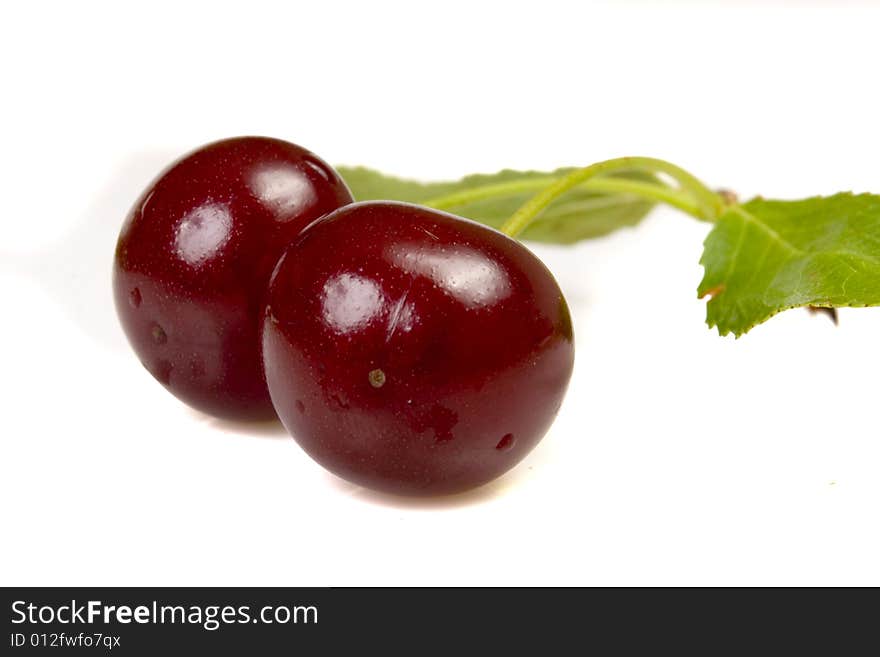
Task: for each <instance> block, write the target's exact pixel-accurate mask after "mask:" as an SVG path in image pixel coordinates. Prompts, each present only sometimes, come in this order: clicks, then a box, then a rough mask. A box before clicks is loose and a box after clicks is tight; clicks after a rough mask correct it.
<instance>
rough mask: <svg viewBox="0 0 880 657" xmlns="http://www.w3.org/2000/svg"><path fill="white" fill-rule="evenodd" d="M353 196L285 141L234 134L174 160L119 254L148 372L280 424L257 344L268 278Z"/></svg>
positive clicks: (117, 274)
mask: <svg viewBox="0 0 880 657" xmlns="http://www.w3.org/2000/svg"><path fill="white" fill-rule="evenodd" d="M351 200H352V198H351V194H350V193H349V191H348V188H347V187H346V186H345V183H344V182H343V181H342V180H341V179H340V178H339V176H338V175H337V174H336V172H335V171H334V170H333V169H332V168H331V167H330V166H329V165H328V164H326V163H325V162H324V161H322V160H321V159H319V158H318V157H317V156H315V155H314V154H312V153H310V152H309V151H307V150H305V149H304V148H300V147H299V146H296V145H294V144H290V143H288V142H284V141H280V140H277V139H267V138H264V137H240V138H237V139H227V140H225V141H219V142H216V143H213V144H209V145H207V146H204V147H202V148H199V149H198V150H196V151H194V152H192V153H190V154H189V155H187V156H185V157H184V158H183V159H181V160H179V161H178V162H176V163H175V164H173V165H172V166H171V167H170V168H169V169H167V170H166V171H165V172H164V173H162V174H161V175H160V176H159V177H158V178H157V179H156V180H155V181H154V182H153V183H152V184H151V185H150V186H149V187H148V188H147V190H146V191H145V192H144V194H143V196H142V197H141V198H140V200H138V202H137V203H136V204H135V206H134V208H133V209H132V211H131V213H130V214H129V216H128V218H127V219H126V221H125V224H124V226H123V227H122V232H121V234H120V236H119V242H118V244H117V247H116V259H115V262H114V276H113V290H114V295H115V299H116V309H117V312H118V314H119V318H120V320H121V322H122V327H123V328H124V329H125V333H126V335H127V336H128V339H129V341H130V342H131V345H132V347H134V350H135V351H136V352H137V355H138V357H139V358H140V359H141V362H142V363H143V364H144V367H146V368H147V370H149V371H150V372H151V373H152V375H153V376H154V377H156V379H157V380H159V381H160V382H161V383H162V384H163V385H164V386H165V387H166V388H168V390H170V391H171V392H172V393H174V394H175V395H176V396H177V397H179V398H180V399H182V400H183V401H185V402H186V403H188V404H190V405H191V406H193V407H195V408H197V409H199V410H202V411H204V412H206V413H211V414H212V415H217V416H220V417H226V418H235V419H260V418H269V417H272V416H273V415H274V411H273V409H272V405H271V402H270V400H269V394H268V391H267V389H266V383H265V378H264V376H263V370H262V364H261V357H260V349H259V337H258V325H259V315H260V311H261V309H262V304H263V298H264V295H265V291H266V286H267V284H268V280H269V276H270V274H271V273H272V269H273V267H274V265H275V263H276V262H277V261H278V257H279V256H280V255H281V253H282V251H283V250H284V248H285V247H286V246H287V245H288V244H289V243H290V241H291V240H292V239H293V238H294V237H296V235H298V234H299V233H300V231H301V230H302V229H303V228H304V227H305V226H306V225H308V224H309V223H310V222H311V221H313V220H315V219H316V218H318V217H320V216H321V215H323V214H326V213H327V212H330V211H331V210H335V209H336V208H338V207H340V206H341V205H344V204H345V203H350V202H351Z"/></svg>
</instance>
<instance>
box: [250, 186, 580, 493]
mask: <svg viewBox="0 0 880 657" xmlns="http://www.w3.org/2000/svg"><path fill="white" fill-rule="evenodd" d="M262 339H263V357H264V360H265V363H266V380H267V382H268V384H269V391H270V393H271V395H272V401H273V403H274V404H275V408H276V410H277V411H278V415H279V417H280V418H281V420H282V421H283V422H284V425H285V426H286V427H287V429H288V430H289V431H290V432H291V434H293V436H294V437H295V438H296V440H297V441H298V442H299V443H300V445H302V446H303V447H304V448H305V450H306V451H307V452H308V453H309V454H310V455H311V456H312V458H314V459H315V460H316V461H318V462H319V463H320V464H321V465H323V466H324V467H326V468H327V469H329V470H331V471H332V472H334V473H336V474H337V475H339V476H340V477H343V478H344V479H348V480H350V481H352V482H355V483H357V484H360V485H363V486H366V487H368V488H373V489H377V490H381V491H386V492H391V493H399V494H410V495H430V494H445V493H454V492H458V491H463V490H466V489H468V488H472V487H474V486H479V485H480V484H483V483H486V482H488V481H490V480H491V479H494V478H495V477H497V476H499V475H501V474H502V473H504V472H506V471H507V470H509V469H510V468H512V467H513V466H514V465H515V464H516V463H517V462H518V461H520V459H522V458H523V457H524V456H525V455H526V454H527V453H528V452H529V451H530V450H531V449H532V448H533V447H534V446H535V445H536V444H537V443H538V441H539V440H540V439H541V438H542V436H543V435H544V433H545V432H546V431H547V428H548V427H549V426H550V424H551V422H552V421H553V418H554V416H555V415H556V412H557V410H558V409H559V405H560V404H561V402H562V398H563V395H564V394H565V389H566V387H567V385H568V381H569V378H570V376H571V371H572V365H573V360H574V345H573V341H572V328H571V319H570V317H569V313H568V308H567V306H566V304H565V299H564V298H563V296H562V293H561V292H560V290H559V286H558V285H557V284H556V281H555V280H554V279H553V276H552V275H551V274H550V272H549V271H548V270H547V268H546V267H545V266H544V265H543V264H542V263H541V262H540V261H539V260H538V259H537V258H536V257H535V256H534V255H533V254H532V253H531V252H530V251H529V250H528V249H527V248H526V247H524V246H523V245H522V244H520V243H519V242H517V241H515V240H513V239H510V238H508V237H506V236H505V235H503V234H501V233H499V232H497V231H495V230H492V229H490V228H487V227H485V226H482V225H480V224H477V223H474V222H471V221H468V220H466V219H461V218H458V217H455V216H452V215H449V214H445V213H442V212H437V211H434V210H430V209H427V208H423V207H418V206H414V205H407V204H403V203H392V202H369V203H356V204H353V205H349V206H346V207H344V208H341V209H339V210H337V211H335V212H333V213H332V214H330V215H328V216H327V217H325V218H323V219H322V220H320V221H318V222H316V223H315V224H313V225H312V226H311V227H310V228H309V229H308V230H307V231H305V233H303V234H302V235H301V236H300V237H299V238H298V239H297V241H296V242H294V243H293V244H292V245H291V246H290V248H289V249H288V250H287V251H286V253H285V254H284V255H283V256H282V258H281V261H280V262H279V264H278V267H277V268H276V270H275V273H274V274H273V277H272V282H271V283H270V286H269V294H268V297H267V306H266V311H265V317H264V319H263V330H262Z"/></svg>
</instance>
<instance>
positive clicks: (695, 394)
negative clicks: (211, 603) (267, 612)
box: [0, 0, 880, 585]
mask: <svg viewBox="0 0 880 657" xmlns="http://www.w3.org/2000/svg"><path fill="white" fill-rule="evenodd" d="M239 4H241V5H242V7H243V6H246V7H247V9H242V8H238V9H235V8H232V6H229V7H227V6H224V5H221V4H218V3H205V4H184V3H182V2H172V3H161V2H150V3H138V4H137V5H135V4H134V3H131V4H125V3H115V2H114V3H103V4H97V3H85V2H83V3H78V2H77V3H67V2H64V3H61V2H59V3H57V4H44V3H7V4H5V5H4V8H3V9H2V10H0V62H2V64H0V66H2V69H3V70H2V87H0V88H2V92H0V93H2V95H3V100H2V103H0V116H2V121H0V167H2V169H0V180H2V181H3V187H2V196H0V217H2V219H0V220H2V226H3V231H2V235H3V238H2V242H0V299H2V309H3V310H2V322H0V372H2V374H0V399H2V425H0V426H2V429H0V432H2V438H0V444H2V454H0V527H2V530H0V533H2V540H0V583H2V584H5V585H13V584H21V585H50V584H92V585H135V584H144V585H159V584H174V585H197V584H204V585H244V584H249V585H342V584H349V585H364V584H381V585H386V584H387V585H393V584H473V585H490V584H498V585H506V584H579V585H599V584H603V585H631V584H648V585H652V584H697V585H700V584H771V585H775V584H874V585H878V584H880V557H878V555H880V529H878V516H880V514H878V507H880V431H878V413H877V408H878V406H877V402H878V392H880V389H878V374H877V373H878V371H880V340H878V338H880V311H878V310H849V311H847V310H845V311H843V312H841V325H840V327H839V328H837V329H835V328H834V327H833V326H832V325H831V323H830V322H829V321H828V320H827V319H826V318H823V317H810V316H808V315H807V313H806V312H805V311H791V312H788V313H786V314H784V315H781V316H779V317H777V318H775V319H773V320H771V321H770V322H768V323H767V324H765V325H763V326H760V327H758V328H757V329H755V330H754V331H753V332H752V333H750V334H749V335H747V336H745V337H744V338H742V339H740V340H733V339H732V338H725V339H722V338H719V337H718V336H717V334H715V333H714V332H713V331H709V330H708V329H707V328H706V326H705V324H704V322H703V320H704V313H705V308H704V304H703V302H701V301H698V300H697V299H696V293H695V289H696V286H697V283H698V282H699V279H700V277H701V273H702V269H701V268H700V266H699V265H698V264H697V263H698V260H699V256H700V252H701V244H702V240H703V238H704V237H705V235H706V232H707V227H706V226H705V225H703V224H698V223H697V222H695V221H693V220H691V219H689V218H687V217H685V216H683V215H679V214H677V213H675V212H674V211H671V210H658V211H657V212H655V213H654V214H653V215H652V216H651V217H650V219H649V220H648V221H646V222H645V223H644V224H643V225H642V226H640V227H639V228H637V229H635V230H626V231H622V232H620V233H618V234H615V235H613V236H611V237H609V238H606V239H602V240H599V241H596V242H593V243H588V244H583V245H580V246H577V247H575V248H547V247H541V248H536V251H537V253H538V254H539V255H540V256H541V257H542V258H544V259H545V261H546V262H547V264H548V265H549V266H550V268H551V269H552V270H553V271H554V272H555V273H556V275H557V277H558V279H559V281H560V283H561V285H562V287H563V288H564V291H565V293H566V295H567V297H568V300H569V302H570V304H571V306H572V311H573V314H574V319H575V328H576V332H577V349H578V352H577V366H576V370H575V374H574V378H573V380H572V384H571V387H570V390H569V394H568V397H567V400H566V403H565V404H564V406H563V408H562V412H561V414H560V416H559V419H558V421H557V422H556V424H555V425H554V427H553V428H552V430H551V431H550V433H549V434H548V435H547V437H546V438H545V440H544V441H543V442H542V443H541V445H540V446H539V447H538V448H537V449H536V450H535V451H534V452H533V453H532V454H531V455H530V456H529V457H528V458H527V459H526V460H525V461H524V462H523V463H522V464H521V465H520V466H519V467H517V468H516V469H515V470H514V471H512V472H511V473H509V474H508V475H507V476H505V477H503V478H502V479H501V480H499V481H497V482H496V483H494V484H491V485H489V486H487V487H485V488H483V489H480V490H478V491H476V492H473V493H470V494H465V495H463V496H459V497H454V498H448V499H439V500H429V501H412V500H406V499H397V498H392V497H387V496H383V495H377V494H374V493H370V492H367V491H364V490H360V489H357V488H355V487H353V486H351V485H348V484H346V483H345V482H342V481H340V480H338V479H336V478H334V477H333V476H331V475H329V474H327V473H325V472H324V471H323V470H322V469H320V468H319V467H318V466H317V465H314V464H313V463H312V462H311V461H310V460H309V459H308V458H307V457H306V456H305V455H304V453H303V452H301V451H300V449H299V448H298V447H297V445H296V443H295V442H294V441H293V440H292V439H290V438H289V437H288V436H287V435H286V434H285V433H284V432H283V430H282V429H280V428H275V427H271V426H270V427H263V428H261V429H259V430H256V431H255V430H252V429H249V428H247V427H246V426H242V425H235V424H229V423H223V422H218V421H215V420H212V419H210V418H208V417H206V416H203V415H200V414H198V413H196V412H194V411H191V410H189V409H188V408H186V407H184V406H183V405H182V404H180V403H179V402H178V401H176V400H175V399H174V398H173V397H171V396H170V395H168V394H167V393H166V392H165V391H164V390H163V389H162V387H161V386H160V385H158V384H157V383H156V382H155V381H153V379H152V378H151V377H150V376H148V375H147V373H146V372H145V371H143V369H142V368H141V366H140V365H139V364H138V362H137V359H136V358H135V357H134V355H133V354H132V353H131V352H130V350H129V349H128V346H127V344H126V342H125V338H124V336H123V335H122V332H121V330H120V329H119V327H118V324H117V321H116V318H115V314H114V310H113V307H112V303H111V295H110V264H111V259H112V253H113V248H114V244H115V240H116V235H117V231H118V229H119V226H120V223H121V221H122V219H123V217H124V215H125V213H126V211H127V210H128V208H129V206H130V204H131V203H132V202H133V201H134V199H135V197H136V196H137V195H138V193H139V192H140V190H141V189H142V188H143V187H144V186H145V185H146V183H147V182H148V181H149V180H150V179H151V178H152V177H153V175H154V174H155V173H156V172H157V171H158V170H159V169H161V168H162V167H163V166H164V165H165V164H167V163H168V162H169V161H171V160H172V159H173V158H175V157H177V156H178V155H180V154H182V153H183V152H185V151H187V150H189V149H191V148H193V147H195V146H197V145H199V144H201V143H204V142H207V141H210V140H213V139H217V138H221V137H226V136H232V135H238V134H253V133H256V134H267V135H272V136H277V137H281V138H286V139H289V140H292V141H295V142H297V143H300V144H302V145H304V146H306V147H308V148H310V149H312V150H314V151H315V152H317V153H318V154H319V155H321V156H322V157H323V158H325V159H327V160H328V161H330V162H335V163H346V164H367V165H371V166H374V167H377V168H381V169H384V170H386V171H388V172H393V173H399V174H405V175H408V176H412V177H419V178H423V179H440V178H444V177H457V176H459V175H462V174H466V173H471V172H478V171H485V172H491V171H494V170H497V169H499V168H503V167H515V168H539V169H550V168H554V167H557V166H561V165H572V164H588V163H590V162H593V161H597V160H600V159H604V158H608V157H614V156H619V155H651V156H657V157H662V158H665V159H669V160H671V161H673V162H675V163H677V164H680V165H682V166H684V167H686V168H688V169H690V170H692V171H693V172H694V173H696V174H697V175H698V176H700V177H702V178H703V179H704V180H705V181H707V182H708V183H709V184H711V185H716V186H727V187H730V188H733V189H736V190H737V191H738V192H739V193H740V194H741V196H744V197H747V196H749V195H752V194H756V193H762V194H764V195H766V196H770V197H779V198H798V197H803V196H809V195H813V194H820V193H832V192H835V191H839V190H848V189H852V190H855V191H875V192H880V178H878V157H880V156H878V153H880V129H878V117H880V85H878V79H877V75H878V74H877V63H878V61H880V44H878V40H877V27H878V24H880V12H878V11H877V10H875V9H871V8H869V7H867V6H865V5H864V4H863V5H862V6H858V5H856V4H855V3H840V2H838V3H828V4H827V6H826V7H827V8H822V7H820V6H818V5H819V3H801V4H797V3H794V2H789V3H757V2H756V3H743V2H730V3H724V4H721V3H714V4H712V3H678V4H674V3H665V4H663V6H662V7H659V6H652V5H651V4H650V3H641V4H640V3H631V2H619V3H591V2H571V3H558V2H550V1H547V0H542V1H541V2H529V3H513V2H505V3H500V4H498V5H494V4H490V3H479V2H474V1H469V2H464V3H460V4H459V3H456V2H451V1H450V0H446V1H444V2H442V3H439V2H438V3H433V4H430V5H429V4H428V3H416V2H399V3H391V2H378V1H376V0H372V1H371V2H352V3H347V4H343V3H338V2H302V3H299V2H285V3H281V2H278V3H264V2H248V3H239ZM657 5H660V3H657Z"/></svg>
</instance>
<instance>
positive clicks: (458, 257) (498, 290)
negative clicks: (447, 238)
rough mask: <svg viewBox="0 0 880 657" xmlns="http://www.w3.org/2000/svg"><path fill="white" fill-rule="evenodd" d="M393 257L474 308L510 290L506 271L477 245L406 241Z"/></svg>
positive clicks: (500, 296) (408, 269)
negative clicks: (418, 244)
mask: <svg viewBox="0 0 880 657" xmlns="http://www.w3.org/2000/svg"><path fill="white" fill-rule="evenodd" d="M391 257H392V259H393V260H394V261H395V264H397V265H398V266H399V267H401V268H403V269H405V270H407V271H410V272H413V273H416V274H421V275H422V276H425V277H427V278H429V279H431V280H432V281H433V282H434V284H435V285H437V286H438V287H440V288H443V289H444V290H446V292H448V293H449V294H451V295H452V296H453V297H455V298H456V299H458V300H459V301H460V302H461V303H463V304H465V305H466V306H468V307H471V308H478V307H481V306H483V307H485V306H491V305H492V304H494V303H497V302H498V301H500V300H501V299H504V298H505V297H507V296H508V295H509V294H510V280H509V279H508V277H507V272H505V271H504V270H503V269H502V268H501V267H499V266H498V264H497V263H495V262H494V261H493V260H491V259H490V258H488V257H487V256H486V255H485V254H483V253H481V252H480V251H477V250H476V249H471V248H469V247H465V246H454V247H439V246H438V247H409V248H408V247H407V246H406V245H403V248H402V249H400V250H395V252H394V253H392V254H391Z"/></svg>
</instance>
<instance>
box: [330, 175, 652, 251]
mask: <svg viewBox="0 0 880 657" xmlns="http://www.w3.org/2000/svg"><path fill="white" fill-rule="evenodd" d="M573 170H574V169H571V168H566V169H557V170H556V171H551V172H549V173H542V172H539V171H512V170H509V169H506V170H504V171H500V172H498V173H496V174H477V175H471V176H466V177H465V178H462V179H461V180H457V181H452V182H434V183H420V182H416V181H413V180H406V179H403V178H397V177H394V176H387V175H384V174H382V173H379V172H378V171H374V170H372V169H367V168H364V167H337V171H339V173H340V174H341V175H342V177H343V178H344V179H345V181H346V182H347V183H348V186H349V187H350V188H351V191H352V194H354V197H355V199H357V200H359V201H366V200H372V199H383V200H394V201H407V202H410V203H426V202H428V204H429V205H433V203H431V201H435V200H438V201H439V200H443V199H444V198H445V197H451V196H452V195H456V196H458V195H470V196H471V197H472V198H470V199H469V200H465V201H459V202H452V203H448V202H444V203H441V204H440V205H438V206H437V207H440V208H441V209H443V210H446V211H449V212H452V213H453V214H458V215H460V216H463V217H467V218H469V219H473V220H475V221H479V222H482V223H484V224H488V225H489V226H492V227H493V228H498V227H500V226H501V224H503V223H504V221H506V220H507V219H508V218H509V217H510V215H512V214H513V213H514V211H515V210H517V208H519V206H520V205H522V204H523V203H525V202H526V201H527V200H528V199H529V198H531V197H532V196H533V195H534V194H536V193H537V192H539V191H540V190H541V189H543V188H544V187H546V186H549V185H550V184H552V183H553V182H554V181H555V180H557V179H558V178H560V177H562V176H563V175H565V174H567V173H570V172H571V171H573ZM610 177H613V178H621V179H624V180H635V181H640V182H650V183H657V184H660V183H659V181H658V180H657V179H656V178H655V177H654V176H652V175H650V174H644V173H640V172H625V173H619V174H615V175H613V176H610ZM481 191H486V192H487V194H486V196H485V197H484V198H476V199H475V198H473V197H474V196H475V195H476V196H479V194H480V192H481ZM473 193H476V194H473ZM653 206H654V204H653V203H652V202H651V201H646V200H644V199H642V198H639V197H637V196H635V195H634V194H629V193H606V192H598V191H595V190H594V189H591V186H590V184H589V183H585V184H584V185H581V186H579V187H577V188H575V189H574V190H572V191H571V192H570V193H568V194H566V195H565V196H564V197H563V198H561V199H560V200H559V201H557V202H556V203H554V204H553V205H551V206H550V207H549V208H547V210H546V211H544V213H543V214H542V215H541V216H540V217H539V218H538V219H536V220H535V222H534V223H533V224H532V225H531V226H529V228H528V229H527V230H526V231H525V232H524V233H523V234H522V238H523V239H527V240H534V241H537V242H551V243H555V244H560V243H561V244H570V243H573V242H577V241H579V240H583V239H589V238H594V237H600V236H602V235H606V234H608V233H610V232H612V231H614V230H616V229H618V228H622V227H624V226H634V225H635V224H637V223H639V222H640V221H641V220H642V219H643V218H644V217H645V215H647V214H648V212H649V211H650V210H651V208H652V207H653Z"/></svg>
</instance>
